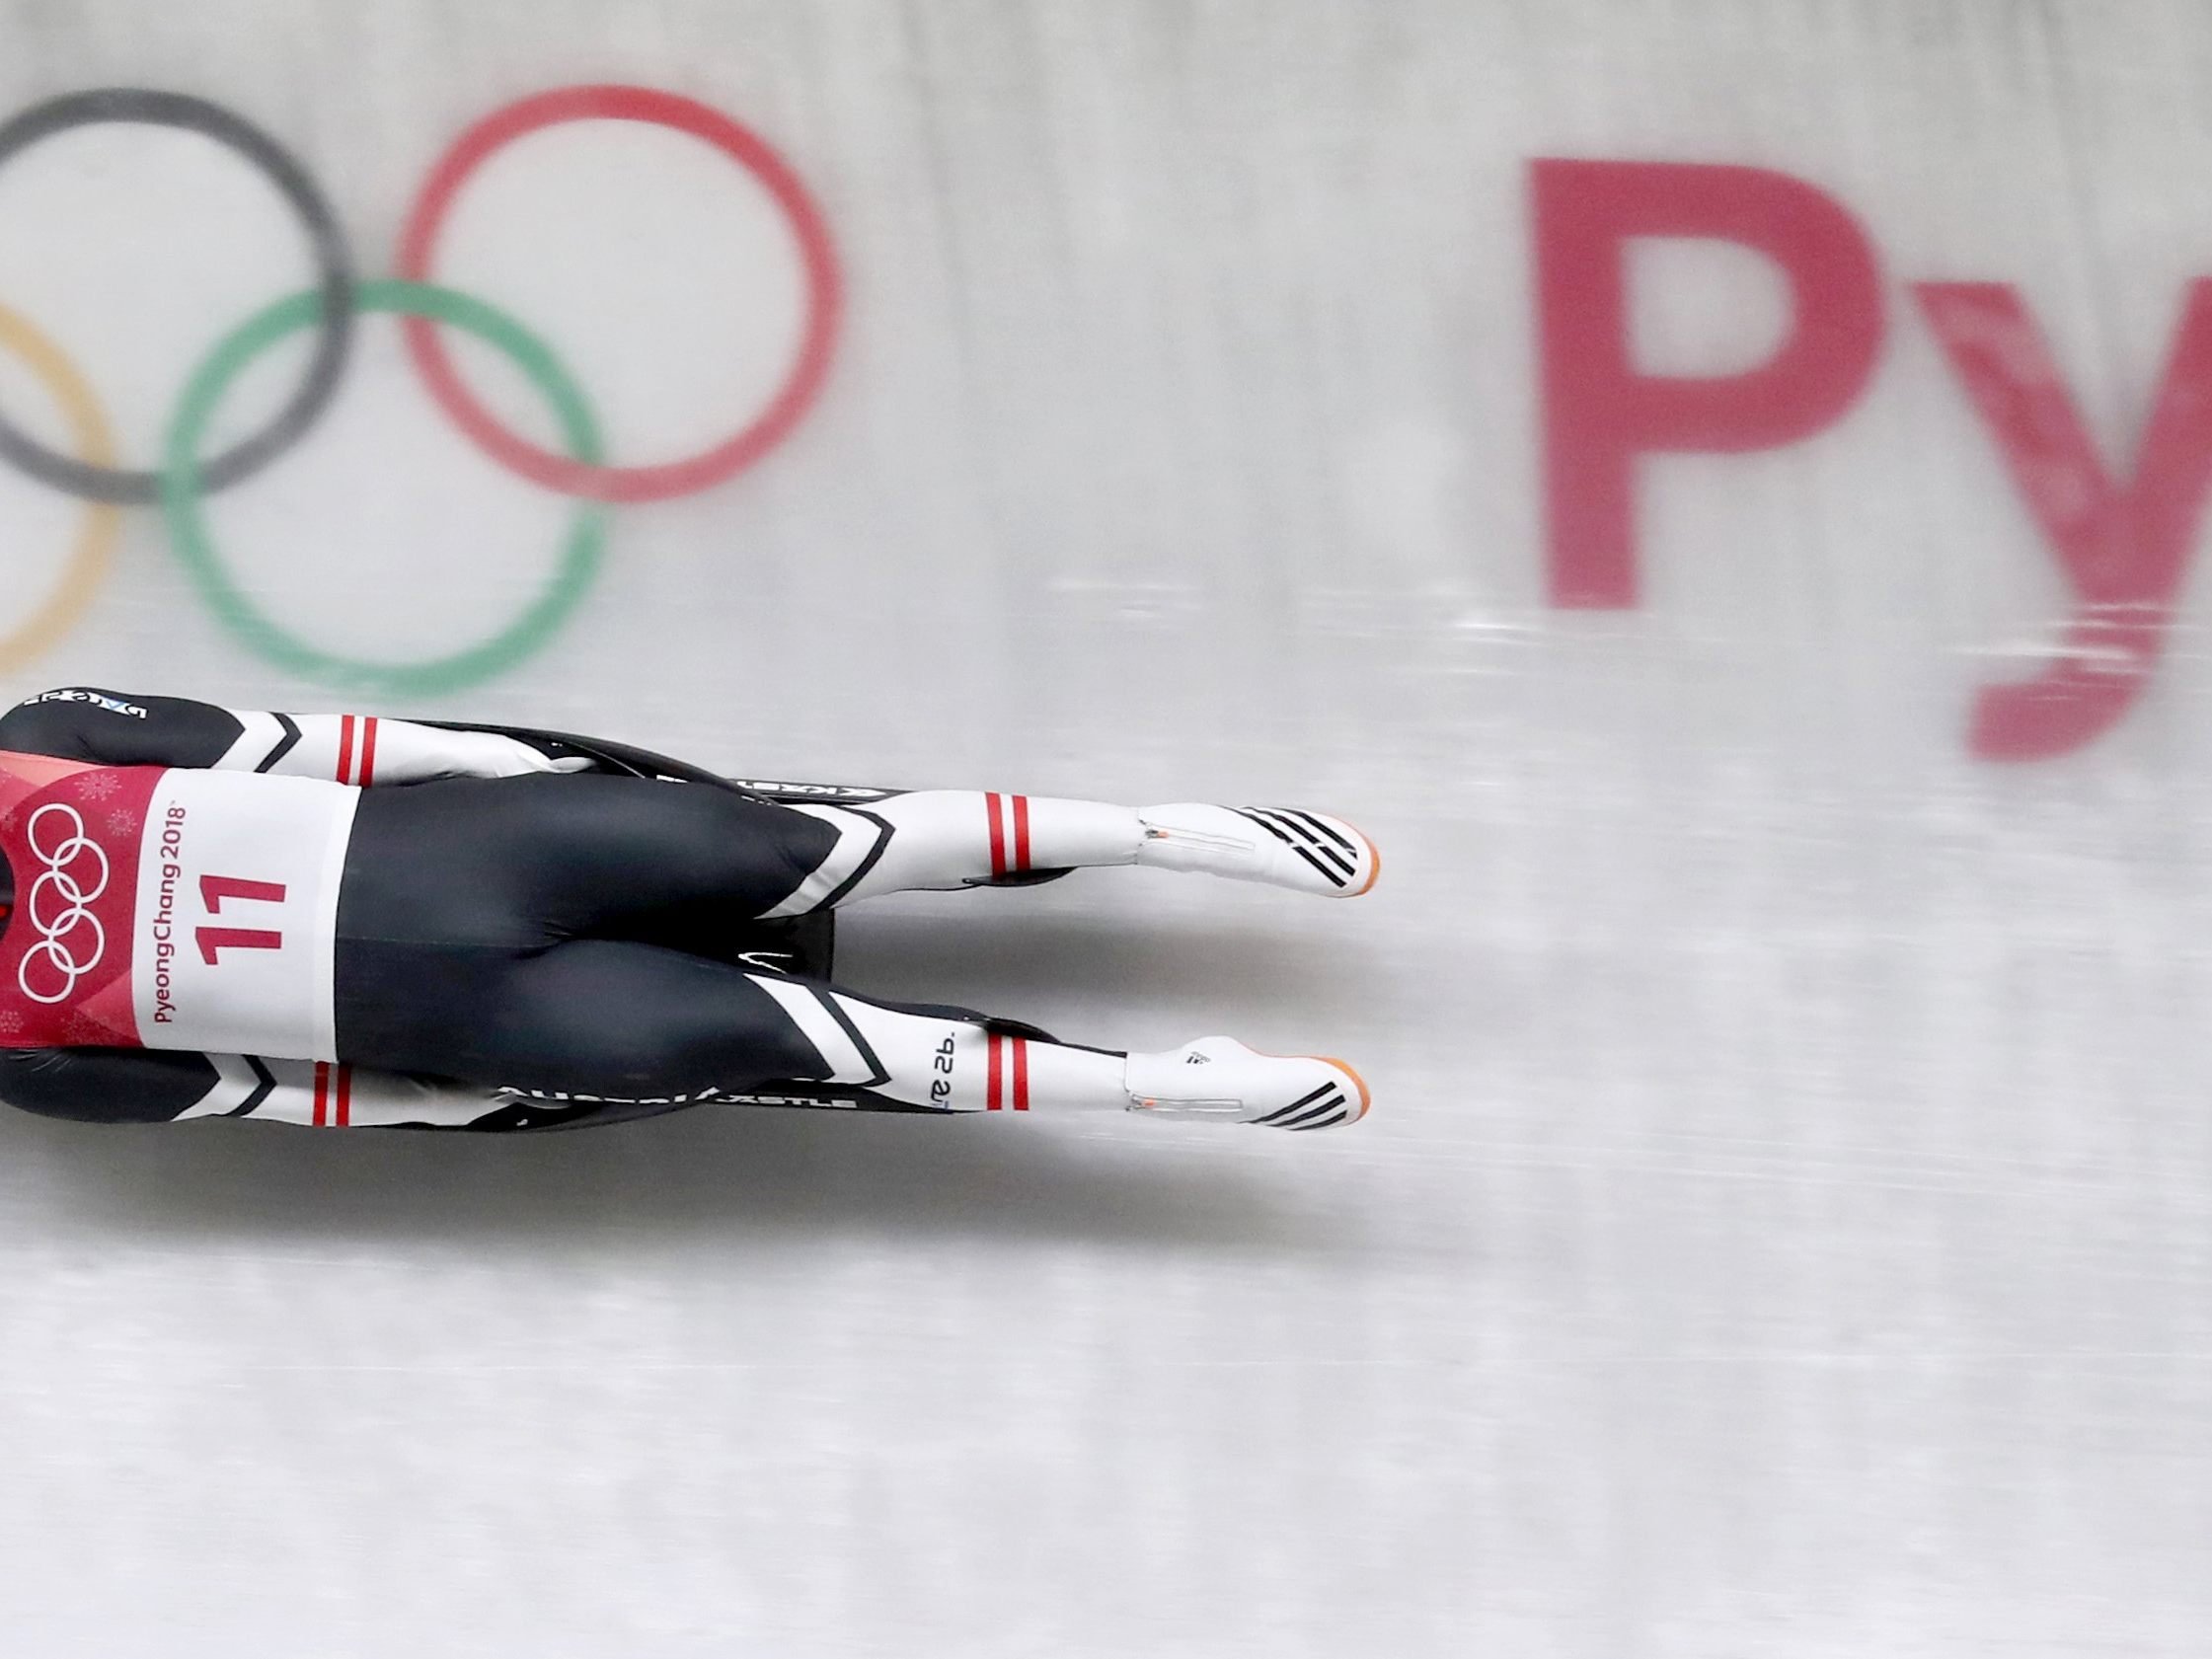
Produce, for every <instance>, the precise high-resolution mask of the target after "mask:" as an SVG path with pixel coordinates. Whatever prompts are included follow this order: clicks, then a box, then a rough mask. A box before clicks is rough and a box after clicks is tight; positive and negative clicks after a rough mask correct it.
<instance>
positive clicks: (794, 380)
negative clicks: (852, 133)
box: [399, 86, 843, 501]
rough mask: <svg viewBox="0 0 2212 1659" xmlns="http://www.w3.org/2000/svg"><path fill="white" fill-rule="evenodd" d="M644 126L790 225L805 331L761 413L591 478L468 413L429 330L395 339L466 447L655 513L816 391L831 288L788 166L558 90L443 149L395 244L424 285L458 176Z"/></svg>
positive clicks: (751, 139) (831, 258) (825, 251)
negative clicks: (595, 132) (674, 455)
mask: <svg viewBox="0 0 2212 1659" xmlns="http://www.w3.org/2000/svg"><path fill="white" fill-rule="evenodd" d="M576 120H623V121H648V122H650V123H651V124H653V125H655V126H665V127H669V128H671V129H673V130H674V131H677V132H683V133H689V134H690V135H691V136H692V137H694V138H699V139H703V140H705V141H706V142H707V143H709V144H712V145H713V146H714V147H715V148H716V149H718V150H720V151H722V152H723V154H725V155H726V156H728V157H729V158H730V159H731V160H732V161H734V162H736V163H737V165H738V166H740V167H742V168H744V169H745V171H746V172H748V173H750V174H751V175H752V176H753V177H754V178H755V179H757V180H759V181H760V183H761V184H762V185H763V186H764V187H766V189H767V190H768V193H769V194H771V195H773V196H774V197H775V198H776V201H777V203H778V205H780V206H781V207H782V208H783V210H784V213H785V215H786V216H787V217H788V218H789V219H790V220H791V226H792V230H793V232H794V233H795V234H796V235H797V236H798V238H799V250H800V255H801V259H802V261H803V262H804V264H805V268H806V329H805V333H804V335H803V337H802V338H801V341H800V346H799V355H798V358H797V360H796V361H795V362H794V363H793V365H792V370H791V373H790V375H789V376H788V377H787V378H786V379H785V381H784V384H783V386H782V388H781V389H780V390H779V391H778V392H777V394H776V396H775V398H774V399H773V400H772V401H771V402H770V403H769V405H768V407H767V408H766V409H765V410H763V411H761V413H760V415H758V417H756V418H755V419H754V420H753V422H752V423H751V424H750V425H748V426H746V427H745V428H744V430H742V431H740V432H738V433H737V434H736V435H735V436H734V437H731V438H729V439H727V440H725V442H723V443H720V444H718V445H716V446H715V447H714V448H713V449H709V450H706V451H704V452H702V453H700V454H698V455H694V456H691V457H689V458H688V459H686V460H682V461H671V462H668V463H666V464H664V465H661V466H652V467H601V466H591V465H589V464H587V463H585V462H581V461H575V460H572V459H571V458H570V457H568V456H566V455H556V454H555V453H553V452H552V451H551V450H546V449H540V448H539V447H538V446H537V445H536V444H533V443H530V442H529V441H527V440H526V439H523V438H519V437H517V436H515V435H514V434H513V433H512V432H510V431H508V430H507V429H506V428H505V427H504V426H502V425H500V424H499V423H498V421H497V420H496V419H495V418H493V416H492V415H491V413H490V412H489V411H488V410H486V409H485V407H484V406H483V405H482V404H480V403H479V402H477V399H476V395H475V394H474V393H473V392H471V391H470V390H469V389H468V387H467V385H466V384H464V383H463V381H462V379H461V376H460V373H459V371H458V370H456V369H455V368H454V366H453V359H452V357H451V356H449V355H448V354H447V352H446V349H445V344H444V341H443V340H442V339H440V338H439V336H438V332H437V328H436V326H435V325H434V324H433V323H432V322H431V320H430V319H428V318H425V317H410V318H407V319H405V320H404V322H403V324H402V327H403V328H404V329H405V331H406V334H407V345H408V351H409V353H410V354H411V355H412V356H413V357H414V358H415V365H416V367H417V368H418V369H419V370H420V371H421V374H422V378H423V380H424V381H426V382H427V383H428V385H429V388H430V395H431V396H432V397H434V398H436V399H437V401H438V403H439V404H440V405H441V406H443V408H444V410H445V412H446V413H447V414H448V415H451V416H452V417H453V419H454V420H455V421H456V422H457V423H458V424H459V425H460V427H461V429H462V430H463V431H465V432H467V433H468V434H469V436H470V437H471V438H473V439H474V440H475V441H476V442H477V444H478V445H479V446H480V447H482V448H483V449H484V450H485V451H486V452H488V453H489V454H491V455H492V456H494V457H495V458H496V459H497V460H498V461H500V462H501V463H503V464H504V465H505V466H507V467H509V468H511V469H512V470H513V471H515V472H517V473H520V474H521V475H522V476H523V477H524V478H527V479H530V480H532V481H534V482H536V483H538V484H542V485H545V486H546V487H547V488H549V489H552V490H563V491H565V492H566V493H568V494H571V495H581V496H586V497H588V498H590V499H592V500H598V501H664V500H667V499H669V498H670V497H671V496H676V495H689V494H692V493H694V492H695V491H697V490H706V489H708V488H710V487H711V486H714V485H717V484H720V483H722V482H723V481H724V480H725V479H726V478H729V477H730V476H732V475H733V474H735V473H737V472H739V471H741V470H743V469H744V468H746V467H748V466H750V465H752V463H753V462H755V461H758V460H759V459H760V458H761V457H762V456H763V455H766V454H767V453H768V452H769V451H770V450H771V449H773V448H775V447H776V445H777V444H779V443H781V442H782V441H783V440H784V439H785V438H786V437H787V436H789V435H790V433H791V429H792V428H793V427H794V426H796V425H797V424H798V423H799V420H800V417H801V415H804V414H805V413H806V410H807V408H808V406H809V405H811V404H812V403H813V401H814V397H815V395H816V394H817V393H818V392H819V391H820V390H821V385H822V381H823V378H824V377H825V376H826V375H827V374H828V372H829V353H830V345H831V342H832V341H833V340H834V339H835V338H836V335H837V323H838V315H839V312H840V310H841V309H842V303H843V285H842V282H841V280H840V278H839V275H838V270H837V255H836V253H835V251H834V250H833V249H832V247H831V246H830V240H829V227H828V225H827V224H826V223H825V222H824V220H823V218H822V214H821V209H820V208H818V207H817V206H815V204H814V200H813V197H811V196H809V195H808V194H807V193H806V187H805V186H804V185H802V184H801V183H800V181H799V175H798V174H796V173H794V172H793V171H792V169H791V165H790V164H789V163H788V162H786V161H785V160H784V158H783V157H782V156H780V155H778V154H777V153H776V151H775V150H774V149H773V148H771V147H770V146H769V144H768V143H767V141H766V140H765V139H762V138H760V137H759V136H757V135H756V134H754V133H753V132H752V131H750V130H749V129H747V128H745V127H743V126H740V125H739V124H738V123H737V122H736V121H734V120H732V119H730V118H729V117H728V116H727V115H725V114H724V113H722V112H721V111H719V110H713V109H710V108H708V107H707V106H706V105H704V104H700V103H698V102H696V101H694V100H692V99H689V98H680V97H678V96H676V95H675V94H674V93H667V92H655V91H653V90H651V89H650V88H648V87H625V86H580V87H559V88H556V89H555V90H554V91H552V92H542V93H538V94H537V95H535V96H534V97H530V98H525V99H522V100H520V101H519V102H517V103H514V104H509V105H507V106H506V107H505V108H504V109H501V110H496V111H494V112H493V113H491V114H489V115H487V116H485V117H484V119H482V120H480V121H478V122H477V123H476V125H474V126H472V127H470V128H469V129H468V130H467V131H466V132H464V133H462V134H461V136H460V137H459V138H457V139H455V140H454V141H453V144H452V147H451V148H449V149H448V150H447V151H446V152H445V154H444V155H442V156H440V157H439V158H438V162H437V165H436V166H435V167H433V168H431V169H430V175H429V177H428V179H426V180H425V181H424V182H423V186H422V193H421V194H420V196H418V197H417V198H416V202H415V207H414V209H413V211H412V212H410V213H409V215H408V222H407V232H406V234H405V235H404V236H403V237H402V238H401V239H400V262H399V268H400V274H401V275H402V276H404V277H406V278H407V279H408V280H409V281H411V282H427V281H430V280H432V278H431V276H430V274H429V271H430V256H431V254H432V252H433V251H434V250H435V248H436V245H437V239H438V233H439V232H440V231H441V230H442V229H444V226H445V219H446V215H447V213H448V212H449V211H450V210H451V208H452V206H453V201H454V197H455V196H456V195H458V194H459V193H460V189H461V186H462V185H463V184H464V183H466V182H467V180H468V177H469V175H470V174H472V173H474V172H475V171H476V169H477V168H478V167H480V166H482V165H483V163H484V161H485V158H486V157H488V156H490V155H491V154H492V152H493V151H495V150H496V149H498V148H499V147H500V146H501V145H504V144H508V143H511V142H513V140H515V139H517V138H520V137H523V136H524V135H526V134H528V133H532V132H536V131H538V130H539V129H540V128H543V127H548V126H558V125H560V124H561V123H562V122H564V121H576Z"/></svg>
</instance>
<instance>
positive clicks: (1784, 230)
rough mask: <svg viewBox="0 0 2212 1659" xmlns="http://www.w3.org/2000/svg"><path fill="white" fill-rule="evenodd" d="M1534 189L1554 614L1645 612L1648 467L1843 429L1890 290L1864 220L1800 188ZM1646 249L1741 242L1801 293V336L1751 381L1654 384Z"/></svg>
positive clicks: (1715, 184)
mask: <svg viewBox="0 0 2212 1659" xmlns="http://www.w3.org/2000/svg"><path fill="white" fill-rule="evenodd" d="M1532 189H1533V191H1534V197H1535V229H1536V260H1537V271H1536V276H1537V305H1538V308H1539V311H1540V313H1541V345H1542V350H1543V381H1544V466H1545V491H1546V498H1547V503H1548V507H1549V512H1550V530H1549V537H1550V540H1549V550H1548V551H1549V560H1550V579H1551V593H1552V601H1553V603H1555V604H1558V605H1574V606H1589V607H1624V606H1630V605H1634V604H1635V603H1636V597H1637V558H1636V473H1635V468H1636V458H1637V457H1638V456H1639V455H1640V454H1643V453H1648V452H1661V451H1675V452H1678V453H1679V452H1684V451H1694V450H1696V451H1706V452H1710V453H1723V454H1726V453H1737V452H1741V451H1744V450H1751V449H1771V448H1774V447H1776V446H1777V445H1780V444H1785V443H1790V442H1792V441H1793V440H1795V439H1798V438H1802V437H1806V436H1809V435H1810V434H1811V433H1813V432H1817V431H1819V430H1820V429H1821V428H1822V427H1823V426H1826V425H1827V424H1829V423H1830V422H1831V421H1833V420H1834V419H1836V417H1837V416H1839V415H1842V414H1843V412H1844V411H1845V410H1846V409H1848V408H1850V407H1851V404H1852V401H1853V400H1854V399H1855V398H1857V397H1858V396H1859V393H1860V391H1861V390H1862V389H1863V388H1864V387H1865V385H1866V383H1867V377H1868V375H1869V373H1870V372H1871V371H1872V368H1873V364H1874V355H1875V351H1876V349H1877V348H1878V346H1879V344H1880V341H1881V329H1882V320H1881V285H1880V278H1879V276H1878V274H1877V272H1876V269H1875V265H1874V256H1873V251H1872V249H1871V248H1870V247H1869V244H1868V241H1867V238H1866V236H1865V234H1864V233H1863V232H1862V231H1861V230H1860V228H1859V225H1858V223H1857V221H1855V220H1854V219H1853V218H1852V216H1851V215H1850V214H1849V213H1848V212H1847V211H1845V209H1844V208H1843V207H1842V206H1840V205H1839V204H1838V203H1837V202H1836V201H1835V200H1834V199H1833V198H1831V197H1829V196H1827V195H1824V194H1822V193H1821V192H1820V191H1819V190H1817V189H1813V187H1812V186H1810V185H1807V184H1805V183H1803V182H1802V181H1801V180H1797V179H1792V178H1790V177H1789V176H1788V175H1786V174H1781V173H1770V172H1766V171H1764V170H1762V169H1758V168H1750V167H1702V166H1685V165H1676V164H1666V163H1652V162H1583V161H1538V162H1535V163H1533V164H1532ZM1636 237H1680V238H1694V239H1704V240H1709V241H1722V242H1734V243H1739V244H1741V245H1742V246H1744V247H1747V248H1751V249H1753V250H1755V251H1757V252H1758V253H1761V254H1764V255H1766V256H1767V257H1768V258H1769V259H1771V260H1772V261H1774V263H1775V264H1778V265H1780V266H1781V267H1782V270H1783V273H1784V274H1785V275H1786V276H1787V277H1788V278H1789V281H1790V287H1791V293H1792V300H1793V302H1794V311H1795V321H1794V325H1793V327H1792V332H1791V335H1790V338H1789V339H1787V340H1786V341H1785V342H1784V343H1783V345H1782V348H1781V349H1780V350H1779V351H1777V352H1776V353H1775V355H1774V356H1773V357H1772V358H1771V359H1770V360H1768V361H1767V362H1766V363H1764V364H1762V365H1760V366H1759V367H1758V368H1755V369H1751V370H1749V371H1747V372H1745V373H1742V374H1735V375H1722V376H1715V377H1708V378H1693V377H1685V376H1678V375H1646V374H1639V373H1638V372H1637V371H1636V368H1635V366H1634V364H1633V362H1632V361H1631V353H1630V339H1629V323H1628V305H1627V294H1626V288H1627V282H1626V277H1625V265H1626V260H1625V252H1626V249H1627V247H1628V244H1629V242H1630V240H1631V239H1632V238H1636Z"/></svg>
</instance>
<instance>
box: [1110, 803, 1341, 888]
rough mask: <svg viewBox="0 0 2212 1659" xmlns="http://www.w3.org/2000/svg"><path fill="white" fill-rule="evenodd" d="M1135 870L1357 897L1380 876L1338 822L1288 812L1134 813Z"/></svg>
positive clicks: (1164, 809) (1192, 809)
mask: <svg viewBox="0 0 2212 1659" xmlns="http://www.w3.org/2000/svg"><path fill="white" fill-rule="evenodd" d="M1137 818H1138V820H1139V821H1140V822H1141V823H1142V824H1143V825H1144V842H1143V844H1142V845H1141V846H1140V847H1139V848H1138V849H1137V863H1138V864H1140V865H1150V866H1152V867H1156V868H1159V869H1194V870H1203V871H1205V872H1206V873H1207V874H1209V875H1226V876H1229V877H1231V878H1232V879H1234V880H1239V881H1264V882H1267V883H1268V884H1270V885H1272V886H1276V887H1288V888H1291V889H1292V890H1293V891H1295V892H1300V893H1317V894H1319V895H1320V896H1321V897H1323V898H1339V899H1348V898H1357V897H1358V896H1359V895H1360V894H1362V893H1364V892H1366V891H1367V890H1368V888H1370V887H1372V886H1374V884H1375V877H1376V876H1378V875H1380V874H1381V873H1382V867H1383V859H1382V855H1381V854H1380V853H1378V852H1377V851H1376V850H1375V844H1374V843H1373V842H1372V841H1369V840H1368V839H1367V837H1365V836H1364V835H1362V834H1360V832H1359V831H1358V830H1356V829H1354V828H1353V827H1352V826H1351V825H1350V824H1348V823H1346V822H1344V820H1343V819H1341V818H1333V817H1331V816H1330V815H1329V814H1328V813H1326V812H1309V811H1307V810H1305V809H1304V808H1303V807H1296V806H1241V807H1240V806H1208V805H1205V804H1203V803H1202V802H1198V801H1178V802H1177V803H1176V804H1174V805H1172V806H1141V807H1139V808H1138V809H1137Z"/></svg>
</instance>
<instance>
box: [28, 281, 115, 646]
mask: <svg viewBox="0 0 2212 1659" xmlns="http://www.w3.org/2000/svg"><path fill="white" fill-rule="evenodd" d="M0 349H5V350H7V351H10V352H12V353H14V354H15V356H17V357H18V358H20V359H21V360H22V361H23V363H24V364H25V366H27V367H28V368H29V369H30V370H31V372H32V373H33V374H35V375H37V376H38V379H39V380H40V381H41V382H42V383H43V384H44V386H45V388H46V391H47V392H48V394H50V395H51V396H52V398H53V401H54V402H55V404H57V405H58V406H60V409H61V413H62V414H63V415H65V416H67V417H68V421H69V427H70V430H71V432H72V433H73V434H74V435H75V437H76V441H77V454H78V456H79V458H80V459H82V460H85V461H89V462H91V463H92V464H93V465H95V466H100V467H112V466H114V464H115V441H114V434H113V433H112V432H111V431H110V430H109V427H108V417H107V415H103V414H102V413H101V410H100V405H99V403H98V402H97V401H96V400H95V399H94V397H93V395H92V388H91V387H90V386H88V385H86V384H85V377H84V376H83V375H81V374H79V373H78V372H77V365H76V364H74V363H72V362H71V361H70V360H69V359H68V358H67V357H65V356H63V355H62V351H61V347H60V346H58V345H56V344H54V342H53V341H52V340H50V339H47V338H46V337H45V336H44V335H43V334H41V333H39V332H38V329H36V328H35V327H33V326H32V324H31V323H30V322H29V321H28V320H27V319H26V318H25V317H24V316H23V315H22V314H21V313H20V312H15V311H10V310H9V309H8V308H7V307H6V306H4V305H0ZM121 531H122V510H121V509H120V508H119V507H116V506H114V504H112V503H110V502H105V501H91V502H87V503H86V506H85V524H84V528H83V529H82V530H80V531H78V532H77V543H76V546H75V547H73V548H71V549H70V551H69V567H68V568H67V569H66V570H64V571H63V572H62V576H61V582H60V585H58V586H57V587H55V589H54V590H53V592H52V593H51V594H50V595H48V596H47V599H46V602H45V603H44V604H42V605H40V606H39V607H38V611H37V612H36V613H35V614H34V615H33V616H32V617H31V619H30V620H29V621H28V622H25V623H24V624H23V625H22V626H20V627H19V628H17V629H16V630H15V631H14V632H13V633H11V634H7V635H0V674H10V673H13V672H14V671H15V670H16V669H18V668H21V667H22V666H23V665H24V664H25V663H27V662H31V661H33V660H34V659H36V658H38V657H39V656H41V655H43V654H44V653H45V651H46V650H47V649H48V648H49V647H50V646H51V645H52V644H53V643H54V641H57V640H59V639H60V638H61V636H62V635H64V634H66V633H67V632H68V631H69V628H70V626H71V624H73V623H75V622H76V620H77V618H78V617H79V616H80V615H81V614H83V611H84V608H85V607H86V606H87V605H89V604H91V603H92V596H93V595H94V594H95V593H97V592H98V591H99V590H100V584H101V582H103V581H104V580H106V579H107V575H108V567H109V566H110V565H111V564H112V563H113V562H114V553H115V539H116V537H117V536H118V535H120V534H121Z"/></svg>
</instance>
